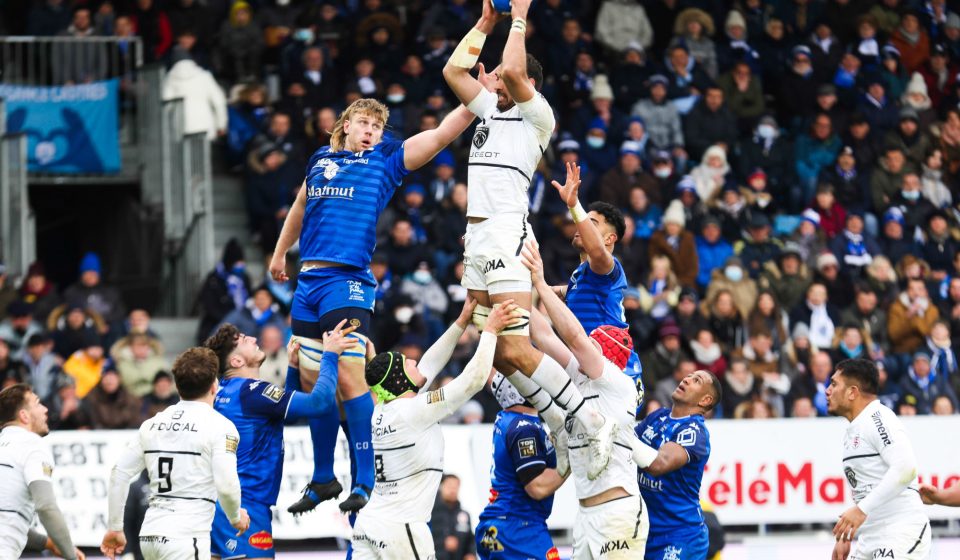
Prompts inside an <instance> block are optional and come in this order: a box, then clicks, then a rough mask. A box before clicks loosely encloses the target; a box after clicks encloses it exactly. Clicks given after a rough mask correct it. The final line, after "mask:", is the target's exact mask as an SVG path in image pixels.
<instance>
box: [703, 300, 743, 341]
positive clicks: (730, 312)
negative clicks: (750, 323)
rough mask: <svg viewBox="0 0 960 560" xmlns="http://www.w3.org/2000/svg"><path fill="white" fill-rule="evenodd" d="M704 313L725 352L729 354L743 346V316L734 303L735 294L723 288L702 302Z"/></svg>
mask: <svg viewBox="0 0 960 560" xmlns="http://www.w3.org/2000/svg"><path fill="white" fill-rule="evenodd" d="M701 305H702V307H703V309H702V311H703V315H704V316H705V317H706V318H707V325H709V327H710V330H711V331H713V334H714V335H715V336H716V338H717V342H719V343H720V346H721V347H722V348H723V351H724V353H726V354H729V353H731V352H733V350H734V349H736V348H739V347H741V346H743V343H744V342H745V341H744V329H743V316H742V315H740V312H739V311H738V310H737V307H736V305H734V300H733V294H731V293H730V292H729V291H727V290H721V291H718V292H716V293H715V294H714V296H713V297H712V298H710V299H707V300H704V302H703V303H702V304H701Z"/></svg>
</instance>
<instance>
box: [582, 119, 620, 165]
mask: <svg viewBox="0 0 960 560" xmlns="http://www.w3.org/2000/svg"><path fill="white" fill-rule="evenodd" d="M611 138H613V137H612V135H611V133H610V131H609V127H608V125H607V123H606V122H605V121H604V120H603V119H602V118H600V117H594V118H593V119H592V120H591V121H590V123H589V124H588V125H587V131H586V136H585V137H584V142H585V143H586V146H585V147H584V148H583V149H582V150H581V152H580V156H581V157H582V158H583V160H584V161H585V162H586V164H587V168H588V169H597V170H600V169H610V168H611V167H613V166H614V164H615V163H616V161H617V146H616V144H615V143H614V140H611Z"/></svg>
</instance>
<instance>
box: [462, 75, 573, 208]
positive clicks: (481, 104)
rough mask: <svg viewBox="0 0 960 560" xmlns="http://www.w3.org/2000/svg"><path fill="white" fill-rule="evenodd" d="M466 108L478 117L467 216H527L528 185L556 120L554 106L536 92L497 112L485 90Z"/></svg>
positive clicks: (493, 96) (494, 99)
mask: <svg viewBox="0 0 960 560" xmlns="http://www.w3.org/2000/svg"><path fill="white" fill-rule="evenodd" d="M467 108H468V109H470V111H471V112H473V114H475V115H476V116H477V117H479V118H480V122H479V123H478V124H477V128H476V131H475V132H474V133H473V140H472V142H471V144H470V159H469V168H468V170H467V185H468V187H469V188H468V189H467V217H470V218H492V217H493V216H495V215H497V214H503V213H507V212H515V213H520V214H526V213H527V208H528V206H529V200H528V198H527V189H529V188H530V183H531V181H532V180H533V173H534V171H536V169H537V165H539V164H540V158H542V157H543V152H544V150H546V149H547V145H548V144H549V142H550V135H551V134H552V133H553V127H554V125H555V124H556V119H555V118H554V116H553V109H551V108H550V104H549V103H547V100H546V99H545V98H544V97H543V95H541V94H540V93H539V92H537V93H535V94H534V96H533V97H532V98H531V99H530V100H529V101H526V102H524V103H516V104H515V105H514V106H513V107H511V108H509V109H507V110H506V111H504V112H502V113H501V112H500V111H499V110H498V109H497V94H496V93H494V92H491V91H487V90H486V89H482V90H481V91H480V94H479V95H478V96H477V97H476V98H475V99H474V100H473V101H471V102H470V105H468V107H467Z"/></svg>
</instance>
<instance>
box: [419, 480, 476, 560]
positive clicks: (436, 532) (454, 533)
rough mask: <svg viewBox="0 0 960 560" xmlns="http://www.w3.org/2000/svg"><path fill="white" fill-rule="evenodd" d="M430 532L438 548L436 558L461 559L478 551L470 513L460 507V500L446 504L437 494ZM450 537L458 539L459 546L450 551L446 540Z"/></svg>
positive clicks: (445, 559)
mask: <svg viewBox="0 0 960 560" xmlns="http://www.w3.org/2000/svg"><path fill="white" fill-rule="evenodd" d="M430 532H431V533H433V544H434V549H435V550H436V552H437V554H436V557H435V558H436V560H460V558H463V557H464V556H467V555H471V556H472V555H474V553H475V552H476V541H475V539H474V538H473V531H472V530H471V525H470V514H469V513H467V512H466V510H464V509H463V508H462V507H460V502H457V503H455V504H453V505H448V504H446V503H445V502H444V501H443V500H441V499H440V496H439V495H438V496H437V501H436V503H435V504H434V506H433V514H432V516H431V520H430ZM449 537H455V538H456V539H457V547H456V549H455V550H453V551H448V550H447V547H446V546H445V544H446V543H445V542H444V541H445V540H446V539H447V538H449Z"/></svg>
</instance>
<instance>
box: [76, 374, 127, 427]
mask: <svg viewBox="0 0 960 560" xmlns="http://www.w3.org/2000/svg"><path fill="white" fill-rule="evenodd" d="M83 404H84V406H85V407H86V408H87V411H88V412H89V413H90V420H91V423H92V424H93V428H94V429H95V430H129V429H134V428H139V427H140V406H141V403H140V399H139V398H137V397H136V396H135V395H134V394H133V393H131V392H130V391H128V390H127V388H126V387H124V386H122V385H121V386H120V388H119V389H117V391H116V392H115V393H113V394H112V395H111V394H107V393H106V392H105V391H104V390H103V388H102V387H101V386H100V385H97V386H96V387H95V388H94V389H93V390H92V391H90V394H88V395H87V396H86V398H84V399H83Z"/></svg>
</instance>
